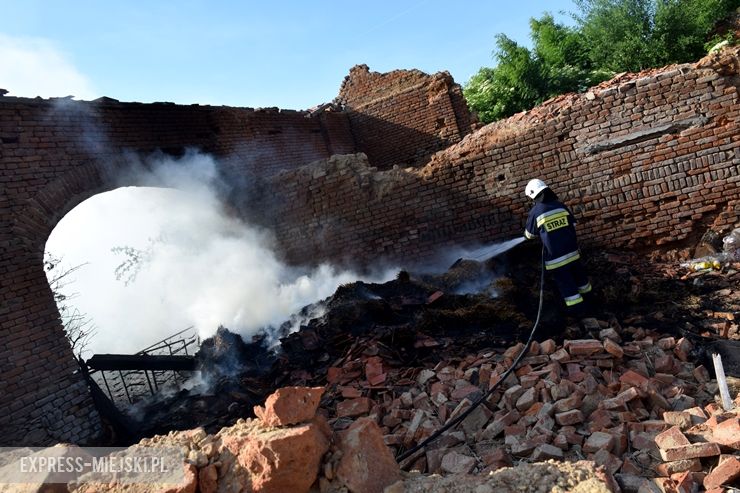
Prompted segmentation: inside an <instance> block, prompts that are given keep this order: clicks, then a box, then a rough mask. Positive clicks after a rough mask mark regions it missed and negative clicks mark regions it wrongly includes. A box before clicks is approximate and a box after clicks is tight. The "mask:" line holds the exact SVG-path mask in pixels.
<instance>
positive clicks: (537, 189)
mask: <svg viewBox="0 0 740 493" xmlns="http://www.w3.org/2000/svg"><path fill="white" fill-rule="evenodd" d="M524 194H525V195H526V196H527V197H529V198H530V199H532V200H533V201H534V205H533V206H532V209H531V210H530V211H529V217H528V218H527V226H526V228H525V230H524V236H525V237H526V238H527V239H529V240H531V239H533V238H535V237H537V236H539V237H540V239H541V240H542V244H543V245H544V247H545V269H546V270H547V271H549V272H550V273H551V274H552V277H553V278H554V279H555V284H557V286H558V291H560V294H561V296H562V297H563V301H564V302H565V306H566V309H567V311H568V313H569V314H571V315H572V316H574V317H575V318H584V317H586V315H587V308H586V302H585V299H584V295H588V293H590V292H591V283H590V282H589V280H588V275H587V273H586V268H585V267H584V265H583V263H582V261H581V252H580V251H579V250H578V240H577V238H576V229H575V227H574V224H575V223H576V220H575V217H574V216H573V213H572V212H571V211H570V209H568V207H566V206H565V205H564V204H563V203H562V202H560V201H559V200H558V197H557V195H555V192H553V191H552V190H551V189H550V187H548V186H547V184H546V183H545V182H544V181H542V180H539V179H534V180H530V181H529V183H527V186H526V187H525V189H524Z"/></svg>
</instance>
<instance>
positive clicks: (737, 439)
mask: <svg viewBox="0 0 740 493" xmlns="http://www.w3.org/2000/svg"><path fill="white" fill-rule="evenodd" d="M712 437H713V441H715V442H717V443H719V444H720V445H724V446H726V447H730V448H733V449H735V450H740V418H730V419H726V420H725V421H722V422H721V423H719V424H718V425H717V426H715V427H714V429H713V430H712Z"/></svg>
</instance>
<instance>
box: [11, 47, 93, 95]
mask: <svg viewBox="0 0 740 493" xmlns="http://www.w3.org/2000/svg"><path fill="white" fill-rule="evenodd" d="M0 87H1V88H3V89H7V90H8V91H10V95H12V96H26V97H31V98H33V97H36V96H42V97H59V96H61V97H64V96H69V95H72V96H76V97H77V98H78V99H94V98H96V97H98V95H96V92H97V91H96V90H95V88H94V87H93V85H92V83H91V82H90V80H89V79H88V78H87V77H86V76H85V75H83V74H82V73H81V72H80V71H79V70H77V68H76V67H75V66H74V65H73V64H72V63H71V62H70V60H69V59H68V57H67V55H65V54H64V53H63V52H62V51H61V50H60V49H59V48H58V47H57V46H55V45H54V44H53V43H52V42H51V41H49V40H46V39H43V38H26V37H23V38H18V37H11V36H7V35H5V34H2V33H0Z"/></svg>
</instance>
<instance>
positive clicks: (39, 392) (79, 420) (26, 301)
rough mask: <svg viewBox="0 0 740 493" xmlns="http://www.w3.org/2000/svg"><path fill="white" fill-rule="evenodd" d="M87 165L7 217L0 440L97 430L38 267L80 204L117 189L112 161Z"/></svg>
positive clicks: (37, 441)
mask: <svg viewBox="0 0 740 493" xmlns="http://www.w3.org/2000/svg"><path fill="white" fill-rule="evenodd" d="M105 163H107V164H104V163H103V161H99V160H90V161H88V162H85V163H81V164H79V165H78V166H76V167H74V168H72V169H69V170H68V171H66V172H64V173H62V174H60V175H59V176H57V177H56V178H55V179H54V180H52V181H50V182H49V183H48V184H46V185H45V186H43V187H42V188H40V189H39V190H38V191H37V192H36V194H35V195H34V196H33V197H31V198H29V199H27V200H26V201H25V202H24V204H23V206H22V207H21V208H20V210H19V212H17V213H16V214H15V215H14V217H13V220H12V231H13V245H12V250H13V253H14V254H13V260H12V261H11V262H10V265H8V262H4V264H5V265H3V266H2V268H3V269H5V270H7V271H8V273H7V277H6V275H4V276H3V277H4V278H6V280H7V281H8V282H7V283H4V284H3V286H2V291H0V293H2V298H3V304H4V305H6V306H7V309H5V313H2V315H3V316H4V319H5V320H6V321H7V327H6V326H5V324H6V322H5V321H4V327H3V329H4V330H3V331H2V332H0V348H3V350H2V352H0V361H2V363H0V364H2V366H1V367H0V372H2V375H3V378H2V379H0V394H2V395H3V396H4V397H5V399H3V401H2V402H0V437H1V438H0V443H2V444H7V445H14V444H18V443H24V444H27V445H45V444H49V443H54V442H73V443H80V442H83V443H84V442H88V443H89V442H94V441H95V439H96V438H97V437H98V436H99V435H100V433H101V431H102V427H101V421H100V417H99V415H98V413H97V410H96V409H95V407H94V406H93V403H92V399H91V398H90V394H89V391H88V389H87V383H86V382H85V380H84V378H83V376H82V375H81V374H80V372H79V368H78V365H77V362H76V360H75V356H74V354H73V353H72V349H71V348H70V345H69V343H68V341H67V339H66V337H65V334H64V330H63V326H62V323H61V320H60V316H59V311H58V309H57V307H56V303H55V301H54V297H53V294H52V292H51V288H50V287H49V284H48V281H47V278H46V273H45V271H44V268H43V258H44V247H45V245H46V241H47V239H48V237H49V235H50V234H51V232H52V230H53V229H54V227H55V226H56V225H57V224H58V223H59V221H60V220H61V219H62V218H63V217H64V216H65V215H66V214H67V213H68V212H69V211H71V210H72V209H74V208H75V207H76V206H77V205H78V204H80V203H81V202H83V201H85V200H86V199H88V198H90V197H92V196H94V195H96V194H99V193H102V192H106V191H110V190H113V189H116V188H119V187H122V186H127V185H134V183H124V182H121V181H119V180H118V179H117V178H115V179H114V171H115V170H116V169H120V164H121V163H117V162H116V160H109V161H106V162H105Z"/></svg>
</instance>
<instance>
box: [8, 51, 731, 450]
mask: <svg viewBox="0 0 740 493" xmlns="http://www.w3.org/2000/svg"><path fill="white" fill-rule="evenodd" d="M739 58H740V49H738V48H734V49H731V50H727V51H725V52H723V54H722V55H719V56H716V57H713V58H708V59H706V60H704V61H702V62H701V63H700V64H697V65H688V64H687V65H680V66H674V67H668V68H665V69H662V70H657V71H653V72H649V73H643V74H638V75H636V76H630V75H627V76H622V77H621V78H619V79H616V80H614V81H611V82H609V83H605V84H604V85H602V86H601V87H598V88H594V89H593V90H592V91H590V92H588V93H586V94H581V95H568V96H564V97H560V98H558V99H556V100H553V101H549V102H547V103H545V104H544V105H542V106H541V107H539V108H537V109H535V110H533V111H531V112H528V113H525V114H520V115H516V116H514V117H512V118H510V119H508V120H506V121H502V122H499V123H496V124H492V125H488V126H486V127H484V128H482V129H480V130H478V131H476V132H475V133H473V134H470V135H467V136H466V137H464V138H463V140H461V141H460V142H458V143H457V144H454V145H452V146H451V147H449V148H448V149H445V150H443V151H440V152H438V153H436V154H434V155H433V156H432V157H431V158H430V160H429V162H428V164H426V165H425V166H423V167H409V168H399V169H391V170H387V171H379V170H378V169H377V168H373V167H371V165H370V163H373V165H378V166H384V165H386V164H399V159H398V157H397V156H398V155H400V154H397V156H396V157H389V155H384V154H383V153H382V152H381V151H383V149H384V148H385V149H394V148H395V146H396V144H394V143H392V142H389V141H383V140H382V139H380V138H379V137H375V138H370V136H372V133H373V132H375V131H376V130H377V129H378V128H379V127H378V124H379V123H382V122H383V118H385V117H386V116H385V115H388V116H387V118H388V119H389V120H388V121H389V124H388V125H389V126H390V127H389V128H396V127H404V126H406V125H407V124H405V123H403V122H400V123H399V119H406V120H408V122H409V123H408V128H417V129H418V128H420V127H413V125H414V124H415V123H414V122H415V121H417V120H418V121H424V122H427V123H425V124H428V123H431V122H432V120H428V119H427V116H428V115H430V114H431V115H433V114H434V111H439V114H440V115H442V117H441V118H442V121H441V123H440V125H441V126H442V127H441V128H445V125H447V124H450V125H451V123H449V122H451V121H452V120H450V118H452V117H451V116H450V111H451V112H452V113H454V115H453V116H454V118H455V119H456V120H457V122H458V123H457V125H458V128H464V125H462V126H460V125H461V124H460V121H461V120H464V119H465V118H464V116H463V117H460V116H459V115H458V113H457V112H459V111H462V107H459V105H458V106H456V103H454V101H453V100H454V97H453V96H449V95H450V94H451V93H450V92H449V90H447V89H445V90H442V91H436V90H433V87H432V86H431V85H428V84H427V82H426V81H428V79H424V78H421V79H415V78H414V77H417V75H418V74H416V75H414V73H411V75H409V77H410V79H409V81H405V82H403V83H401V82H399V87H402V88H408V87H411V88H412V89H410V90H408V91H405V90H400V91H398V92H397V93H394V92H393V91H390V92H389V94H392V97H390V98H385V99H383V94H386V93H385V92H384V91H385V90H386V89H388V86H387V85H386V84H383V85H382V86H379V87H377V88H375V89H374V88H373V87H372V86H368V88H369V89H370V90H369V92H368V91H367V90H359V89H358V91H357V93H356V94H355V95H354V96H353V95H352V94H349V93H347V96H348V97H349V98H350V99H352V98H353V97H354V98H356V99H357V100H358V101H361V103H362V104H361V105H358V107H357V108H362V107H364V108H370V109H372V110H373V112H374V113H373V114H374V116H373V117H372V118H370V117H367V119H366V120H362V118H361V116H360V113H359V112H358V111H356V110H357V108H352V107H351V105H350V106H349V109H350V111H349V114H344V113H340V112H332V111H325V112H324V113H320V114H317V115H315V116H313V117H312V118H307V117H306V114H303V113H297V112H286V111H278V110H267V111H254V110H249V109H237V108H211V107H198V106H175V105H167V104H159V105H140V104H121V103H117V102H113V101H103V102H100V103H97V104H92V103H74V102H71V103H53V102H49V101H42V100H27V99H22V100H21V99H14V98H1V97H0V327H1V332H0V395H2V396H3V397H4V399H3V400H2V402H0V437H2V438H0V440H2V444H18V443H23V444H28V445H30V444H41V443H49V442H52V441H86V440H89V439H90V438H91V437H93V436H94V435H95V434H96V433H97V432H98V431H99V429H100V428H99V422H98V420H97V419H95V416H96V415H95V411H94V410H93V408H92V406H91V404H90V398H89V396H88V394H87V392H86V389H85V385H84V382H83V381H82V379H81V377H80V376H79V374H76V373H75V363H74V360H73V358H72V354H71V350H70V349H69V347H68V346H67V344H66V341H65V339H64V337H63V334H62V328H61V325H60V322H59V320H58V312H57V310H56V307H55V305H54V301H53V299H52V295H51V292H50V289H49V286H48V284H47V282H46V278H45V275H44V272H43V266H42V255H43V250H44V244H45V242H46V239H47V238H48V235H49V233H50V231H51V230H52V229H53V227H54V226H55V225H56V223H57V222H58V220H59V219H60V218H61V217H62V216H63V215H64V214H65V213H66V212H67V211H68V210H69V209H71V208H72V207H73V206H74V205H76V204H77V203H79V202H81V201H82V200H84V199H85V198H87V197H89V196H91V195H93V194H95V193H98V192H101V191H105V190H109V189H111V188H115V187H117V186H123V185H126V184H127V183H125V182H121V181H119V180H116V176H117V173H116V170H117V169H118V168H120V167H122V166H126V162H127V161H126V158H125V155H124V153H123V152H122V151H124V150H128V151H131V150H133V151H137V152H140V153H147V152H150V151H152V150H154V149H163V150H164V151H165V152H169V153H173V154H178V153H180V152H182V150H183V148H184V147H186V146H196V147H199V148H201V149H203V150H205V151H207V152H212V153H214V154H215V155H216V156H218V157H220V158H222V160H223V161H224V162H225V163H226V164H227V165H228V166H230V167H231V169H233V170H236V171H238V172H239V173H241V174H243V175H246V176H251V175H256V176H257V177H258V178H260V179H261V180H262V181H266V182H267V183H268V184H269V185H271V186H268V187H264V190H262V192H263V195H262V196H260V200H258V201H256V202H253V204H254V207H255V208H256V209H260V210H261V209H264V208H265V207H266V206H270V207H271V212H272V214H270V215H269V218H271V219H272V221H273V222H272V226H273V227H274V230H275V233H276V236H277V238H278V241H279V243H280V245H282V249H283V252H282V253H283V254H284V255H285V256H286V257H287V258H288V259H290V260H292V261H296V262H311V263H313V262H316V261H318V260H321V259H332V260H334V261H341V260H346V261H347V262H356V261H358V260H359V261H364V262H366V263H372V262H375V261H377V260H378V259H379V258H382V257H387V258H392V259H394V260H408V261H416V260H419V259H424V258H427V257H429V256H430V255H431V254H432V253H433V252H434V251H435V250H436V249H440V248H444V247H445V246H448V245H453V244H460V243H472V242H486V241H491V240H497V239H503V238H507V237H511V236H514V235H520V234H521V233H522V228H523V223H524V217H525V215H526V212H527V208H528V204H527V203H526V201H525V199H524V197H523V194H522V190H523V188H524V185H525V183H526V181H527V180H528V179H530V178H532V177H534V176H538V177H542V178H544V179H545V180H547V181H549V182H550V183H551V185H552V186H553V188H554V189H555V190H556V191H557V192H558V193H559V194H560V195H561V197H563V198H564V199H565V201H566V202H568V203H569V204H570V205H571V206H572V208H573V210H574V212H575V213H576V215H577V216H578V218H579V220H580V222H579V226H578V230H579V233H580V236H581V239H582V242H583V243H584V244H586V245H590V246H603V247H620V246H622V247H625V246H626V247H629V246H636V247H642V246H645V247H649V246H655V245H666V244H671V243H676V242H681V241H683V240H686V239H688V238H689V237H691V236H692V235H696V234H701V232H703V230H704V229H705V228H707V227H710V226H711V227H714V228H715V229H720V228H729V227H730V226H732V225H737V224H738V214H739V213H740V197H739V196H738V182H739V181H740V170H739V166H738V164H740V149H739V148H740V138H739V135H738V123H740V122H738V119H740V111H739V110H740V103H739V102H738V87H737V82H738V75H739V74H740V61H739ZM395 76H399V75H398V74H395ZM373 77H375V76H373ZM383 80H386V79H383ZM387 80H391V81H393V80H395V79H393V77H391V78H390V79H387ZM415 81H417V82H418V81H421V82H419V84H416V83H415ZM441 81H442V83H443V84H442V85H441V86H440V87H443V86H444V84H445V80H444V78H443V79H441ZM449 87H453V86H449ZM449 87H448V89H449ZM376 89H377V90H376ZM347 91H350V87H345V88H344V89H343V92H347ZM445 91H447V92H445ZM452 92H454V87H453V89H452ZM365 93H366V94H367V98H366V99H362V98H361V97H360V96H361V95H362V94H365ZM440 94H447V95H448V96H449V97H448V99H449V101H452V102H451V103H449V104H448V103H444V104H443V102H444V100H445V98H444V97H440V98H438V99H436V97H437V96H439V95H440ZM374 96H377V97H374ZM378 98H380V101H376V99H378ZM414 98H416V101H417V103H418V104H419V105H420V106H414V104H410V105H409V106H408V112H409V113H410V114H404V112H402V111H400V110H399V108H400V107H402V106H399V104H400V103H399V102H403V101H409V102H410V103H412V100H414ZM384 102H385V103H389V106H387V108H388V109H387V111H388V112H389V113H387V114H386V113H383V111H386V110H384V109H382V108H383V104H384ZM390 103H393V104H390ZM436 104H439V106H435V105H436ZM362 105H364V106H362ZM375 105H377V106H375ZM430 105H431V107H432V108H437V109H436V110H433V109H430ZM455 108H457V109H455ZM376 110H377V111H376ZM353 112H354V113H353ZM414 114H416V116H414ZM419 115H421V116H419ZM363 121H364V122H365V123H363ZM404 121H405V120H404ZM363 129H364V130H363ZM363 131H365V133H363ZM451 132H452V131H451ZM420 133H422V134H423V133H424V132H420ZM453 133H454V132H452V133H451V134H450V135H452V134H453ZM463 134H464V132H460V133H459V135H458V136H457V137H454V138H456V139H458V140H459V139H460V137H462V135H463ZM412 136H413V135H412ZM438 136H439V135H438ZM450 138H452V137H450ZM374 139H375V140H374ZM442 140H443V139H442ZM416 142H417V145H418V146H420V147H422V148H424V149H426V152H429V151H430V150H431V149H432V148H433V147H434V145H437V144H439V145H442V144H441V141H435V142H432V144H433V145H432V144H429V145H430V146H431V147H425V146H426V144H424V142H426V141H423V140H418V141H416ZM258 143H259V144H258ZM369 144H372V145H369ZM384 146H385V147H384ZM397 146H398V149H399V151H398V152H399V153H400V152H401V151H403V152H405V153H407V155H409V154H408V153H409V152H411V148H410V147H408V148H405V147H403V146H404V143H403V142H398V143H397ZM356 149H360V150H365V151H366V152H367V153H368V155H369V156H370V157H371V160H370V163H368V162H367V161H362V160H358V159H353V158H347V157H341V156H336V157H333V158H331V159H329V160H324V161H318V162H314V163H313V164H310V165H306V166H301V165H304V164H305V163H307V162H309V161H313V160H316V159H325V158H327V157H328V156H329V154H331V153H338V152H351V151H354V150H356ZM374 152H375V153H377V154H376V155H375V156H373V153H374ZM384 156H385V157H384ZM409 160H410V161H412V162H413V163H414V164H417V163H416V162H415V161H414V160H413V159H411V158H409ZM400 161H401V162H403V160H400ZM278 170H282V171H280V172H278ZM262 198H264V201H262ZM268 201H269V202H268Z"/></svg>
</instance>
